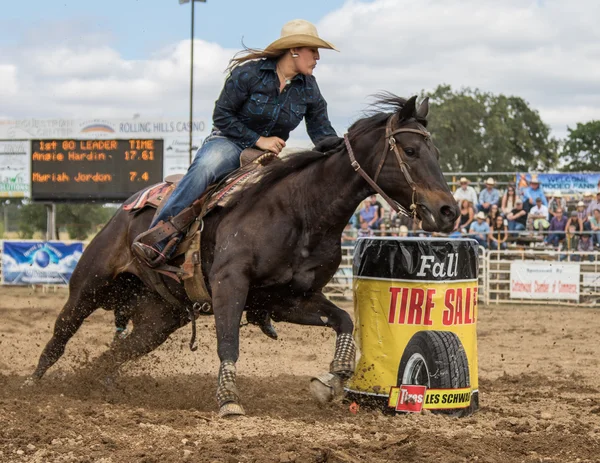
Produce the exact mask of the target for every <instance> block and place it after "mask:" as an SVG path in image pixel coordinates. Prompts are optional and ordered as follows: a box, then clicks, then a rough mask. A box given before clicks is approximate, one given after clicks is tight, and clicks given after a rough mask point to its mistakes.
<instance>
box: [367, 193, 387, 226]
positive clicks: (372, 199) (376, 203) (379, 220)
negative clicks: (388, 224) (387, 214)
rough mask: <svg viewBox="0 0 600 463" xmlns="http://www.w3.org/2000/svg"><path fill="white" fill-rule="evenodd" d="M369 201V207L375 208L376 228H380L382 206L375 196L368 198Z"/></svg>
mask: <svg viewBox="0 0 600 463" xmlns="http://www.w3.org/2000/svg"><path fill="white" fill-rule="evenodd" d="M369 201H370V202H371V206H375V207H376V208H377V228H380V225H381V223H382V222H383V215H384V214H383V213H384V209H383V206H382V205H381V203H380V202H379V201H377V195H371V196H369Z"/></svg>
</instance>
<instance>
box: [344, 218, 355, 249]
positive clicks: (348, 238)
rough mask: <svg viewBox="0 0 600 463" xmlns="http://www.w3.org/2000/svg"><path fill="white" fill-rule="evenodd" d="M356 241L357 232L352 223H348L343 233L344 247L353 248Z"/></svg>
mask: <svg viewBox="0 0 600 463" xmlns="http://www.w3.org/2000/svg"><path fill="white" fill-rule="evenodd" d="M355 241H356V232H355V230H354V228H353V227H352V222H348V223H347V224H346V226H345V227H344V231H343V232H342V246H353V245H354V242H355Z"/></svg>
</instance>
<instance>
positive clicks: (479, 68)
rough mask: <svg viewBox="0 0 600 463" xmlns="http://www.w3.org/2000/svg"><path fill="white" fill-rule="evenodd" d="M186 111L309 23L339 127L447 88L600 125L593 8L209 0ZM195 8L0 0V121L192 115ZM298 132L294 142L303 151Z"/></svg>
mask: <svg viewBox="0 0 600 463" xmlns="http://www.w3.org/2000/svg"><path fill="white" fill-rule="evenodd" d="M195 9H196V16H195V18H196V19H195V42H194V44H195V55H194V56H195V57H194V64H195V66H194V72H195V81H194V84H195V85H194V92H195V98H194V106H195V117H196V118H197V119H200V120H204V121H206V123H207V125H209V126H210V119H211V114H212V110H213V107H214V101H215V100H216V98H217V97H218V94H219V92H220V90H221V87H222V85H223V82H224V79H225V78H226V74H225V73H224V69H225V67H226V66H227V63H228V60H229V59H230V58H231V57H232V56H233V55H234V54H235V52H236V51H238V50H240V49H241V47H242V41H243V43H244V44H246V45H247V46H250V47H260V48H263V47H265V46H266V45H268V44H269V43H270V42H271V41H273V40H275V39H277V38H278V37H279V34H280V30H281V26H282V25H283V24H284V23H285V22H286V21H288V20H291V19H296V18H302V19H306V20H309V21H311V22H313V23H315V25H316V26H317V28H318V31H319V34H320V35H321V37H323V38H324V39H325V40H328V41H330V42H333V43H334V44H335V45H336V46H337V48H339V49H340V53H337V52H335V51H330V50H324V51H322V53H321V61H320V63H319V65H318V66H317V68H316V70H315V76H316V78H317V81H318V83H319V87H320V88H321V92H322V93H323V95H324V97H325V98H326V100H327V102H328V108H329V114H330V118H331V120H332V122H333V124H334V127H335V128H336V130H338V133H343V131H345V129H346V128H347V127H348V126H349V125H350V124H351V123H352V122H353V121H354V120H356V119H357V118H358V117H360V116H361V114H362V112H363V111H364V110H365V109H366V108H367V105H368V103H369V102H370V101H372V100H371V99H370V98H369V96H370V95H372V94H374V93H377V92H379V91H381V90H387V91H391V92H393V93H396V94H398V95H401V96H405V97H408V96H411V95H415V94H418V93H420V92H421V91H422V90H426V91H427V90H433V89H434V88H435V87H437V86H438V85H440V84H449V85H451V86H452V87H453V88H454V89H455V90H458V89H460V88H463V87H470V88H472V89H474V88H478V89H480V90H481V91H488V92H492V93H503V94H505V95H515V96H520V97H522V98H524V99H525V100H526V101H527V102H528V103H529V104H530V105H531V106H532V107H533V108H534V109H536V110H538V111H539V112H540V114H541V117H542V119H543V120H544V122H546V123H547V124H548V125H549V126H550V127H551V129H552V132H553V135H554V136H556V137H565V136H566V134H567V127H575V125H576V123H577V122H587V121H590V120H593V119H598V118H600V28H598V27H597V19H598V18H599V17H600V2H597V1H593V0H570V1H568V2H567V1H566V0H502V1H498V0H421V1H419V2H409V1H407V0H370V1H365V0H363V1H359V0H347V1H343V0H301V1H296V2H288V1H285V2H283V1H272V0H254V1H248V0H246V1H244V0H221V1H218V0H207V2H206V3H201V2H197V3H196V4H195ZM190 17H191V15H190V4H189V3H188V4H186V5H180V4H179V3H178V1H177V0H103V1H101V2H100V1H91V0H88V1H81V0H60V1H59V0H28V1H27V2H16V1H11V2H3V4H2V14H1V15H0V119H23V118H59V117H62V118H81V119H92V118H128V117H132V116H133V115H134V114H139V115H140V117H147V118H156V117H168V118H180V119H186V118H187V117H188V107H189V106H188V105H189V100H188V98H189V70H190V59H189V55H190ZM308 144H309V143H308V142H307V136H306V133H305V130H304V128H303V127H302V126H301V127H300V128H299V129H297V130H296V131H295V132H294V133H293V134H292V138H291V140H290V143H288V145H289V146H293V145H298V146H308Z"/></svg>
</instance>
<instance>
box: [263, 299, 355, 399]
mask: <svg viewBox="0 0 600 463" xmlns="http://www.w3.org/2000/svg"><path fill="white" fill-rule="evenodd" d="M272 316H273V319H274V320H275V321H286V322H289V323H296V324H299V325H314V326H328V327H330V328H333V329H334V330H335V332H336V334H337V339H336V343H335V353H334V355H333V361H332V362H331V364H330V366H329V372H328V373H324V374H321V375H319V376H317V377H315V378H313V380H312V381H311V391H312V393H313V395H315V397H316V398H317V399H319V400H320V401H323V402H326V401H329V400H332V399H333V398H334V397H336V396H341V395H342V394H343V383H344V381H346V380H347V379H348V378H350V376H352V375H353V374H354V365H355V359H356V346H355V344H354V339H353V338H352V331H353V329H354V324H353V323H352V319H351V318H350V315H349V314H348V312H346V311H345V310H342V309H340V308H339V307H338V306H336V305H335V304H333V303H332V302H331V301H329V300H328V299H327V298H326V297H325V296H324V295H323V294H322V293H320V292H319V293H314V294H312V295H310V296H309V297H302V298H294V299H293V300H292V301H290V302H289V303H288V304H286V305H283V306H281V307H279V310H276V311H274V313H273V315H272Z"/></svg>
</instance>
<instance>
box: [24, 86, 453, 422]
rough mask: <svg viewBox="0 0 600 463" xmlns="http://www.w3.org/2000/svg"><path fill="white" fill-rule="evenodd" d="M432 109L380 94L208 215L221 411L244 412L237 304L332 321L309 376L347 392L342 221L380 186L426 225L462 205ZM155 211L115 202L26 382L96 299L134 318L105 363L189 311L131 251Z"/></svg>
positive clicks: (137, 350) (348, 333)
mask: <svg viewBox="0 0 600 463" xmlns="http://www.w3.org/2000/svg"><path fill="white" fill-rule="evenodd" d="M428 111H429V103H428V100H427V99H425V100H424V101H423V102H421V104H420V105H417V104H416V96H413V97H412V98H410V99H408V100H406V99H404V98H400V97H398V96H396V95H393V94H391V93H386V94H384V95H380V96H379V100H378V102H377V105H376V106H374V109H373V111H372V112H371V113H370V114H367V115H365V116H364V117H362V118H361V119H359V120H357V121H356V122H355V123H354V124H352V125H351V127H350V128H349V130H348V133H347V134H346V135H345V136H344V141H343V142H341V141H338V142H336V143H334V144H332V146H331V147H329V148H328V149H321V150H320V151H317V150H311V151H306V152H301V153H295V154H293V155H290V156H288V157H287V158H284V159H281V160H279V162H276V163H271V164H269V165H267V166H265V167H263V168H262V169H263V174H262V176H261V178H260V181H258V182H257V183H255V184H253V185H250V186H247V187H246V188H245V189H243V190H242V191H240V192H238V193H236V194H235V195H236V196H234V197H233V198H232V200H231V201H230V202H229V203H228V204H227V205H226V206H224V207H221V208H219V207H217V208H215V209H214V210H212V211H211V212H210V213H209V214H207V215H206V216H205V217H204V218H203V221H204V228H203V230H202V240H201V256H202V262H201V265H202V269H203V273H204V276H205V283H206V286H207V288H208V290H209V292H210V295H211V297H212V307H213V311H214V318H215V325H216V334H217V346H218V347H217V350H218V356H219V360H220V367H219V374H218V379H217V393H216V396H217V404H218V407H219V414H220V415H221V416H235V415H242V414H245V411H244V409H243V407H242V404H241V401H240V397H239V392H238V388H237V385H236V362H237V360H238V356H239V330H240V323H241V320H242V314H243V312H244V310H246V311H248V315H249V314H254V316H255V315H256V313H261V312H262V313H266V314H267V317H268V318H269V320H270V319H273V320H275V321H283V322H289V323H296V324H302V325H313V326H321V327H323V326H325V327H329V328H332V329H333V330H334V331H335V332H336V335H337V336H336V347H335V354H334V358H333V361H332V362H331V364H330V368H329V372H328V373H324V374H322V375H319V376H317V377H316V378H317V380H318V381H313V382H314V383H315V384H317V385H319V384H320V385H322V386H323V385H324V387H325V388H326V390H327V391H329V392H330V393H329V392H328V394H329V395H328V396H327V397H326V398H332V397H333V396H334V395H336V394H340V393H341V392H340V391H343V389H341V388H340V387H339V386H340V384H343V381H345V380H347V379H348V378H349V377H350V376H351V375H352V374H353V372H354V361H355V358H354V357H355V345H354V341H353V338H352V332H353V328H354V326H353V322H352V319H351V317H350V315H349V314H348V313H347V312H346V311H344V310H342V309H340V308H339V307H337V306H336V305H335V304H334V303H333V302H331V301H330V300H328V299H327V298H326V297H325V296H324V295H323V292H322V290H323V288H324V287H325V285H326V284H327V283H328V282H329V281H330V280H331V278H332V277H333V275H334V273H335V272H336V270H337V268H338V266H339V264H340V262H341V244H340V243H341V235H342V231H343V229H344V227H345V226H346V224H347V223H348V222H349V220H350V218H351V217H352V215H353V214H354V212H355V210H356V209H357V207H358V205H359V204H360V202H361V201H362V200H363V199H364V198H366V197H368V196H370V195H372V194H375V193H379V194H381V195H382V196H383V197H384V199H385V200H386V201H388V202H389V203H390V205H391V206H392V207H394V209H396V210H401V211H404V212H409V213H410V214H412V215H413V217H414V218H415V219H416V220H419V221H420V222H421V227H422V229H423V230H425V231H431V232H434V231H438V232H449V231H451V230H452V229H453V226H454V223H455V221H456V219H457V217H458V214H459V211H458V207H457V204H456V201H455V200H454V197H453V196H452V194H451V192H450V190H449V188H448V185H447V183H446V181H445V179H444V176H443V174H442V171H441V169H440V165H439V151H438V149H437V148H436V147H435V145H434V144H433V141H432V139H431V136H430V134H429V133H428V132H427V130H426V125H427V119H426V117H427V113H428ZM359 174H360V175H359ZM153 214H154V210H153V209H142V210H141V211H139V212H138V213H135V214H132V213H131V212H128V211H125V210H123V208H122V207H121V208H120V209H119V210H118V211H117V212H116V213H115V215H114V216H113V217H112V218H111V219H110V220H109V222H108V223H107V224H106V225H105V226H104V228H103V229H102V230H101V231H100V232H99V233H98V234H97V235H96V236H95V237H94V239H93V240H92V241H91V242H90V243H89V245H88V246H87V248H86V249H85V252H84V253H83V255H82V256H81V259H80V261H79V263H78V265H77V267H76V269H75V271H74V272H73V275H72V278H71V280H70V283H69V297H68V300H67V302H66V303H65V305H64V307H63V309H62V311H61V312H60V314H59V315H58V317H57V319H56V322H55V325H54V331H53V335H52V338H51V339H50V340H49V342H48V343H47V345H46V346H45V348H44V350H43V352H42V354H41V356H40V359H39V363H38V365H37V368H36V369H35V371H34V373H33V374H32V376H31V377H30V378H29V379H30V381H31V382H36V381H38V380H39V379H41V378H42V376H43V375H44V373H45V372H46V371H47V370H48V368H50V367H51V366H52V365H53V364H54V363H55V362H56V361H57V360H58V359H59V358H60V357H61V356H62V354H63V353H64V350H65V346H66V344H67V342H68V341H69V339H70V338H71V337H72V336H73V335H74V334H75V332H76V331H77V330H78V329H79V327H80V326H81V324H82V323H83V321H84V320H85V319H86V318H87V317H88V316H89V315H90V314H91V313H92V312H94V311H95V310H96V309H98V308H100V307H101V308H104V309H105V310H114V311H115V312H118V313H119V316H120V317H121V318H122V317H127V318H130V319H131V321H132V322H133V329H132V331H131V333H130V334H129V335H128V336H127V337H125V338H124V339H120V340H118V341H117V342H113V344H112V345H111V346H110V347H109V349H108V350H107V351H106V352H104V353H103V354H101V355H100V356H99V357H98V358H97V359H96V361H97V364H98V365H102V367H103V368H106V369H107V371H117V370H118V368H119V367H120V366H121V365H122V364H123V363H124V362H127V361H131V360H134V359H136V358H138V357H140V356H142V355H145V354H147V353H149V352H151V351H152V350H153V349H155V348H157V347H158V346H159V345H161V344H162V343H163V342H164V341H165V340H166V339H167V338H168V337H169V335H170V334H171V333H173V332H174V331H175V330H176V329H178V328H180V327H182V326H184V325H185V324H187V323H189V322H190V316H189V315H188V312H189V307H190V306H191V305H192V301H190V299H188V297H187V296H186V293H185V291H184V289H183V286H182V285H181V284H179V283H177V282H176V281H172V280H171V279H169V278H164V277H162V278H164V280H165V281H164V284H165V285H166V286H167V287H168V288H169V290H170V291H171V293H172V295H173V296H174V298H175V299H173V300H169V301H167V300H166V299H165V298H162V297H161V296H160V295H159V292H158V291H157V290H156V287H155V286H154V283H153V282H154V281H155V280H153V279H152V278H149V277H148V274H149V272H151V270H150V269H148V268H147V267H146V266H145V265H144V264H142V263H141V262H139V261H138V260H137V259H136V258H135V257H134V255H133V254H132V252H131V250H130V247H131V244H132V242H133V240H134V238H135V237H136V236H138V235H139V234H140V233H142V232H144V231H146V230H147V229H148V226H149V225H150V222H151V220H152V216H153ZM269 323H270V321H269ZM321 390H323V388H321Z"/></svg>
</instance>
